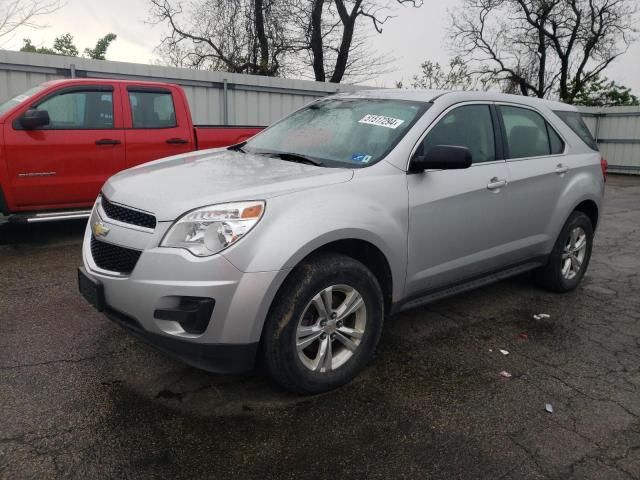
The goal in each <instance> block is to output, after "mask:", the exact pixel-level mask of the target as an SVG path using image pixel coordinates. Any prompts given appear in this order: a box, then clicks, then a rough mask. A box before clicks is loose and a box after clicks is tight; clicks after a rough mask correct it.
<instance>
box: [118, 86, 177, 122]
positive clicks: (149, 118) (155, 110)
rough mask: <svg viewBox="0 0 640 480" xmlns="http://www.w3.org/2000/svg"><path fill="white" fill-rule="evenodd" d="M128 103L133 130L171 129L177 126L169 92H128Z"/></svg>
mask: <svg viewBox="0 0 640 480" xmlns="http://www.w3.org/2000/svg"><path fill="white" fill-rule="evenodd" d="M129 103H130V105H131V115H132V116H133V128H171V127H175V126H176V125H177V124H176V110H175V107H174V105H173V97H172V95H171V92H151V91H139V92H138V91H130V92H129Z"/></svg>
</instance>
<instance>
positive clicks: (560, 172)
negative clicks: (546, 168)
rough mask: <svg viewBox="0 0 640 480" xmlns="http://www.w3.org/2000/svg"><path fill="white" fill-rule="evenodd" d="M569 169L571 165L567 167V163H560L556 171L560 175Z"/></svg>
mask: <svg viewBox="0 0 640 480" xmlns="http://www.w3.org/2000/svg"><path fill="white" fill-rule="evenodd" d="M568 171H569V167H567V166H565V165H563V164H561V163H559V164H558V165H557V166H556V173H557V174H558V175H562V174H563V173H567V172H568Z"/></svg>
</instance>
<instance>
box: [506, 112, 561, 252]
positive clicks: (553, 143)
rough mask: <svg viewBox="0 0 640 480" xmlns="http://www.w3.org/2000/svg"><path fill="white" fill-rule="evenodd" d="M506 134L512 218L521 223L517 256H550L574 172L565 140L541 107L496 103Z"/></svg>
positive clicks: (515, 222)
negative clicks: (558, 215)
mask: <svg viewBox="0 0 640 480" xmlns="http://www.w3.org/2000/svg"><path fill="white" fill-rule="evenodd" d="M497 108H498V113H499V117H500V121H501V124H502V128H503V136H504V139H505V145H504V150H505V157H506V159H507V168H508V170H509V177H510V179H511V185H510V188H509V203H510V204H511V216H510V219H509V221H510V223H512V224H514V225H517V226H518V235H517V241H518V242H519V247H518V252H517V253H518V257H519V259H521V260H528V259H531V258H533V257H537V256H542V255H545V254H547V253H549V252H548V247H549V244H550V243H551V242H553V241H555V238H556V236H557V234H558V232H556V231H552V230H553V229H552V228H551V224H552V218H553V213H554V211H555V209H556V207H557V205H558V202H559V201H560V196H561V194H562V192H563V190H564V189H565V187H566V185H567V183H568V182H569V179H570V177H571V175H572V171H571V168H572V165H571V161H570V158H569V156H568V155H567V154H566V153H565V150H566V144H565V141H564V140H563V139H562V137H561V136H560V134H559V133H558V132H557V131H556V129H554V128H553V126H551V124H550V123H549V121H547V120H546V119H545V117H544V116H543V115H542V114H541V113H540V112H538V111H536V110H534V109H533V108H530V107H526V106H523V105H512V104H500V105H498V106H497Z"/></svg>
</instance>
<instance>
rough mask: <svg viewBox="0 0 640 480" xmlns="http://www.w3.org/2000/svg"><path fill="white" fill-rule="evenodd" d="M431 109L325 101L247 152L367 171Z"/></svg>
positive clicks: (385, 102)
mask: <svg viewBox="0 0 640 480" xmlns="http://www.w3.org/2000/svg"><path fill="white" fill-rule="evenodd" d="M429 105H430V104H428V103H424V102H414V101H407V100H387V99H374V98H326V99H323V100H320V101H317V102H315V103H313V104H311V105H309V106H308V107H306V108H303V109H302V110H298V111H297V112H295V113H294V114H292V115H290V116H288V117H286V118H285V119H283V120H281V121H280V122H278V123H276V124H275V125H273V126H272V127H270V128H268V129H267V130H264V131H263V132H261V133H259V134H258V135H256V136H255V137H253V138H252V139H251V140H249V141H248V142H247V144H246V145H245V146H244V147H243V148H244V149H245V150H246V151H248V152H251V153H262V154H274V155H277V154H283V153H287V154H295V155H301V156H304V157H308V158H313V159H314V160H317V161H319V162H321V163H322V164H323V165H326V166H347V167H351V168H353V167H366V166H369V165H373V164H374V163H376V162H378V161H380V160H381V159H382V158H383V157H385V156H386V155H387V154H388V153H389V152H390V151H391V150H392V149H393V147H395V146H396V145H397V143H398V142H399V141H400V140H401V139H402V137H404V135H405V134H406V133H407V132H408V131H409V130H410V129H411V127H412V126H413V124H414V123H415V122H416V120H417V119H418V118H420V116H421V115H422V114H423V113H424V112H425V111H426V110H427V108H428V107H429Z"/></svg>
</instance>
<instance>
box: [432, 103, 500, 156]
mask: <svg viewBox="0 0 640 480" xmlns="http://www.w3.org/2000/svg"><path fill="white" fill-rule="evenodd" d="M436 145H455V146H459V147H467V148H468V149H469V151H470V152H471V158H472V160H473V163H482V162H491V161H493V160H495V159H496V150H495V137H494V136H493V122H492V120H491V111H490V110H489V106H488V105H465V106H462V107H458V108H456V109H455V110H452V111H450V112H449V113H447V114H446V115H445V116H444V117H443V118H442V120H440V121H439V122H438V124H437V125H436V126H435V127H433V129H432V130H431V131H430V132H429V133H428V134H427V136H426V138H425V139H424V142H423V147H422V151H423V153H424V154H426V153H427V152H428V151H429V149H431V148H432V147H435V146H436Z"/></svg>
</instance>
